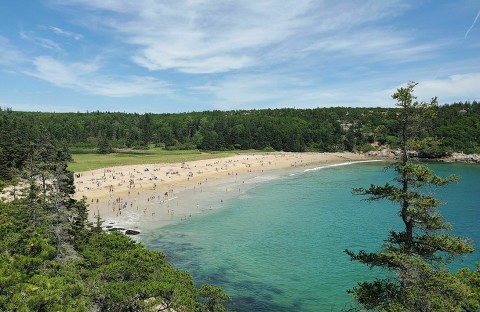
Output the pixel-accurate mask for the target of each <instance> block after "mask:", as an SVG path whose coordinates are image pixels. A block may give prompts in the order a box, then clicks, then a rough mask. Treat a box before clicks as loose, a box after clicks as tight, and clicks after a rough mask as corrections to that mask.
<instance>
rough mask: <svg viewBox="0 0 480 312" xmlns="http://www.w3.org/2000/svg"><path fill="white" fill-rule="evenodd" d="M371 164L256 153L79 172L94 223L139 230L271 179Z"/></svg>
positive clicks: (348, 156)
mask: <svg viewBox="0 0 480 312" xmlns="http://www.w3.org/2000/svg"><path fill="white" fill-rule="evenodd" d="M363 160H371V158H369V157H368V156H366V155H363V154H355V153H286V152H274V153H251V154H238V155H235V156H231V157H227V158H218V159H209V160H200V161H192V162H186V163H171V164H170V163H169V164H150V165H132V166H121V167H112V168H105V169H97V170H92V171H86V172H79V173H75V187H76V194H75V196H76V198H77V199H80V198H82V197H85V198H86V202H87V204H88V205H89V220H90V221H94V220H95V218H96V216H97V214H100V217H101V219H102V220H104V221H105V222H104V224H103V226H104V227H107V228H123V229H133V230H138V231H140V232H144V231H148V230H152V229H155V228H159V227H162V226H165V225H168V224H172V223H176V222H182V221H184V220H186V219H188V218H190V217H192V216H194V215H195V214H198V213H205V212H208V211H210V210H213V209H218V208H221V206H222V204H223V202H224V201H226V200H228V199H231V198H234V197H236V196H239V195H240V194H242V193H244V192H245V191H246V190H248V189H249V188H252V187H254V186H255V185H258V184H259V183H264V182H266V181H269V180H271V179H275V178H278V177H281V176H287V175H289V174H292V173H295V172H303V171H305V170H307V169H312V168H315V167H318V166H326V165H332V164H340V163H346V162H351V161H363Z"/></svg>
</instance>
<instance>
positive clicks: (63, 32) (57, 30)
mask: <svg viewBox="0 0 480 312" xmlns="http://www.w3.org/2000/svg"><path fill="white" fill-rule="evenodd" d="M47 28H48V29H50V30H51V31H53V32H54V33H55V34H57V35H60V36H63V37H67V38H73V39H75V40H80V39H82V38H83V35H80V34H77V33H74V32H71V31H67V30H63V29H61V28H58V27H54V26H48V27H47Z"/></svg>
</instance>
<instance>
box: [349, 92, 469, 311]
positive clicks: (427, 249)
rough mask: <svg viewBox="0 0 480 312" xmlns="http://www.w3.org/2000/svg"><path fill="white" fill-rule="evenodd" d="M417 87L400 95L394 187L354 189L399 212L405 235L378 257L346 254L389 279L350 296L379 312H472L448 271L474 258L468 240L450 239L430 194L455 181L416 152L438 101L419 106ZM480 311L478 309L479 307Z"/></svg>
mask: <svg viewBox="0 0 480 312" xmlns="http://www.w3.org/2000/svg"><path fill="white" fill-rule="evenodd" d="M416 85H417V84H416V83H414V82H410V83H409V84H408V85H407V87H405V88H399V89H397V92H396V93H395V94H393V96H392V97H393V98H394V99H395V100H397V104H396V105H397V107H398V108H399V112H398V121H399V124H400V125H399V129H400V133H399V141H400V152H401V153H400V157H399V160H398V162H397V163H395V164H394V165H393V166H392V167H393V169H394V171H395V173H396V178H395V180H394V183H386V184H385V185H381V186H377V185H371V186H370V187H369V188H359V189H354V194H358V195H365V196H367V200H370V201H376V200H388V201H390V202H392V203H393V204H395V205H397V206H399V208H400V209H399V215H400V217H401V219H402V221H403V228H402V230H401V231H395V230H391V231H390V234H389V236H388V238H387V239H386V241H385V244H384V245H383V246H382V249H381V250H380V251H379V252H366V251H364V250H361V251H359V252H358V253H356V252H353V251H350V250H346V251H345V252H346V253H347V254H348V255H349V256H350V257H351V259H352V260H356V261H359V262H361V263H364V264H366V265H368V266H369V267H371V268H372V267H380V268H383V269H386V270H388V271H389V272H390V273H393V274H390V275H389V276H391V277H389V278H384V279H376V280H375V281H373V282H361V283H359V284H358V286H357V287H355V288H353V289H352V290H350V291H349V292H350V293H352V294H353V296H354V297H355V299H356V300H357V301H358V302H359V303H360V304H361V305H362V306H363V308H366V309H375V310H380V311H382V310H383V311H470V310H474V307H475V303H472V300H471V297H472V288H471V285H467V284H466V283H464V282H463V280H462V279H460V278H458V277H457V276H455V275H453V274H452V273H450V272H449V271H448V270H447V268H446V267H445V265H446V264H448V263H449V262H450V261H451V260H452V259H453V258H454V257H455V256H459V255H463V254H466V253H470V252H473V246H472V245H471V244H470V243H469V242H468V241H466V240H465V239H463V238H461V237H457V236H453V235H451V234H450V233H449V232H450V230H451V226H450V224H448V223H447V222H446V221H445V220H444V219H443V217H442V216H441V214H440V212H439V211H438V206H439V200H438V199H436V198H435V197H434V196H432V195H431V194H429V193H426V190H427V189H428V188H429V187H437V186H443V185H446V184H448V183H451V182H454V181H456V177H454V176H449V177H446V178H442V177H439V176H436V175H435V174H434V173H433V172H432V170H430V169H429V168H428V167H426V166H425V165H423V164H420V163H416V162H414V161H413V160H412V159H411V157H410V154H411V151H412V149H418V148H419V147H420V146H421V145H422V141H423V140H422V139H421V136H422V134H423V130H424V129H425V122H427V121H428V120H429V119H431V117H433V113H434V112H435V108H436V105H437V102H436V98H433V99H432V100H431V101H430V102H429V103H425V102H422V103H419V102H418V101H416V97H415V96H414V95H413V90H414V87H415V86H416ZM477 308H478V306H477Z"/></svg>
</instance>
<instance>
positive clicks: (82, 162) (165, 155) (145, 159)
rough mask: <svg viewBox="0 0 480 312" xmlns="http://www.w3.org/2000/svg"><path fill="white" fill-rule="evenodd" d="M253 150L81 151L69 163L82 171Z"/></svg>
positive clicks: (184, 160)
mask: <svg viewBox="0 0 480 312" xmlns="http://www.w3.org/2000/svg"><path fill="white" fill-rule="evenodd" d="M251 152H258V151H254V150H247V151H225V152H209V153H203V152H200V151H198V150H186V151H184V150H182V151H180V150H178V151H167V150H163V149H155V150H146V151H141V150H126V151H119V152H117V153H112V154H107V155H102V154H95V153H88V152H87V153H84V152H81V153H72V158H73V161H72V162H70V163H69V164H68V169H69V170H71V171H73V172H81V171H87V170H94V169H99V168H107V167H114V166H125V165H141V164H155V163H177V162H186V161H194V160H202V159H212V158H221V157H228V156H232V155H235V154H238V153H251Z"/></svg>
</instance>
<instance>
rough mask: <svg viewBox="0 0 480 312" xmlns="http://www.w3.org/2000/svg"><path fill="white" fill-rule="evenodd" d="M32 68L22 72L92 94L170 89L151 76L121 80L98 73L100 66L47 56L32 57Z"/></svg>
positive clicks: (134, 93)
mask: <svg viewBox="0 0 480 312" xmlns="http://www.w3.org/2000/svg"><path fill="white" fill-rule="evenodd" d="M33 64H34V66H35V70H33V71H26V72H25V73H26V74H28V75H30V76H33V77H37V78H39V79H42V80H45V81H47V82H50V83H52V84H54V85H56V86H59V87H64V88H70V89H75V90H79V91H83V92H87V93H90V94H95V95H104V96H110V97H130V96H142V95H152V94H166V93H169V92H170V89H169V85H168V84H167V83H165V82H163V81H160V80H158V79H156V78H153V77H139V76H127V77H125V78H124V79H122V80H116V79H112V78H110V77H107V76H104V75H101V74H99V70H100V66H99V65H98V64H96V63H95V62H92V63H78V62H77V63H68V64H67V63H62V62H60V61H57V60H55V59H53V58H51V57H48V56H40V57H37V58H35V59H34V61H33Z"/></svg>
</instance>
